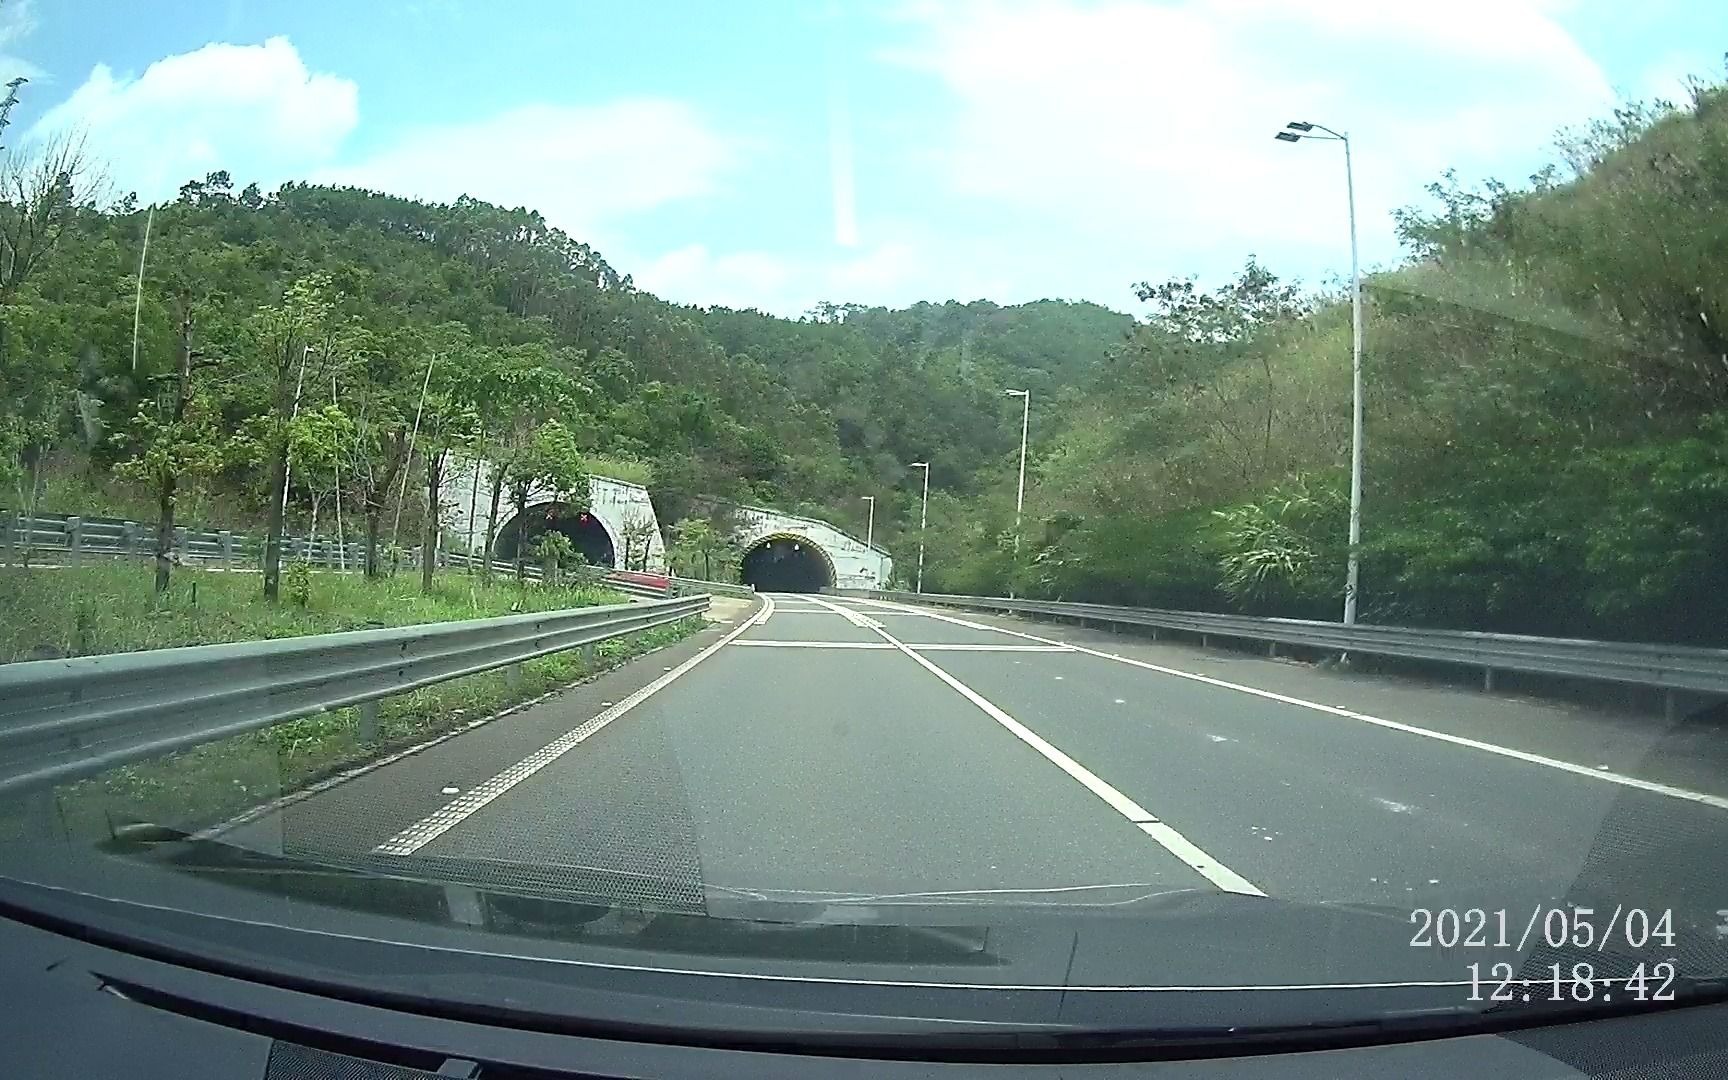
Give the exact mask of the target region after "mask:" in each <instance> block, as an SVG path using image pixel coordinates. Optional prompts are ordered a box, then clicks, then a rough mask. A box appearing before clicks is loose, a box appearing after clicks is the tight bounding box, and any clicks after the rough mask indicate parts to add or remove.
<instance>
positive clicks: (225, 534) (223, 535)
mask: <svg viewBox="0 0 1728 1080" xmlns="http://www.w3.org/2000/svg"><path fill="white" fill-rule="evenodd" d="M216 542H217V543H219V544H221V545H222V565H223V566H227V567H232V566H233V565H234V534H233V533H231V532H229V531H228V530H227V529H223V530H222V531H221V532H219V533H217V534H216Z"/></svg>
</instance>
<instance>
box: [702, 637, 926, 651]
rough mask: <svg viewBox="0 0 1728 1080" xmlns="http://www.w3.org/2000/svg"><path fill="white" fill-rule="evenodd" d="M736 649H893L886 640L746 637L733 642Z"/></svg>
mask: <svg viewBox="0 0 1728 1080" xmlns="http://www.w3.org/2000/svg"><path fill="white" fill-rule="evenodd" d="M732 647H733V648H734V649H743V648H752V649H892V648H893V647H894V646H892V645H890V644H888V643H887V642H886V641H768V640H765V639H763V638H744V639H743V640H741V641H734V642H732Z"/></svg>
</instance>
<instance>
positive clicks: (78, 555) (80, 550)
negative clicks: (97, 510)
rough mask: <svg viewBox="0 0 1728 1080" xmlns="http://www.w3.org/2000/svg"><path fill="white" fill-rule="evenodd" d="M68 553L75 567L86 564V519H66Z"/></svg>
mask: <svg viewBox="0 0 1728 1080" xmlns="http://www.w3.org/2000/svg"><path fill="white" fill-rule="evenodd" d="M66 552H67V557H68V560H69V561H70V562H71V563H72V565H73V566H80V565H82V564H83V562H84V519H83V518H81V517H69V518H67V519H66Z"/></svg>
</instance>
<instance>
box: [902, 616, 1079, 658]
mask: <svg viewBox="0 0 1728 1080" xmlns="http://www.w3.org/2000/svg"><path fill="white" fill-rule="evenodd" d="M876 628H877V629H881V624H880V623H878V624H877V626H876ZM889 647H890V648H892V647H893V646H889ZM906 647H907V648H908V649H917V650H918V651H919V652H1014V653H1021V652H1073V651H1074V650H1072V649H1065V648H1062V647H1060V646H1057V645H954V644H949V643H946V642H935V643H931V644H919V643H918V642H916V641H908V642H906Z"/></svg>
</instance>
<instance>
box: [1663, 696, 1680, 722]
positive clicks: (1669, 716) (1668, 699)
mask: <svg viewBox="0 0 1728 1080" xmlns="http://www.w3.org/2000/svg"><path fill="white" fill-rule="evenodd" d="M1679 715H1680V701H1679V698H1678V696H1677V695H1676V694H1675V693H1674V691H1673V690H1672V689H1668V690H1664V691H1662V719H1663V720H1664V721H1665V722H1667V723H1670V724H1672V723H1673V722H1674V721H1675V720H1676V719H1677V718H1678V717H1679Z"/></svg>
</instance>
